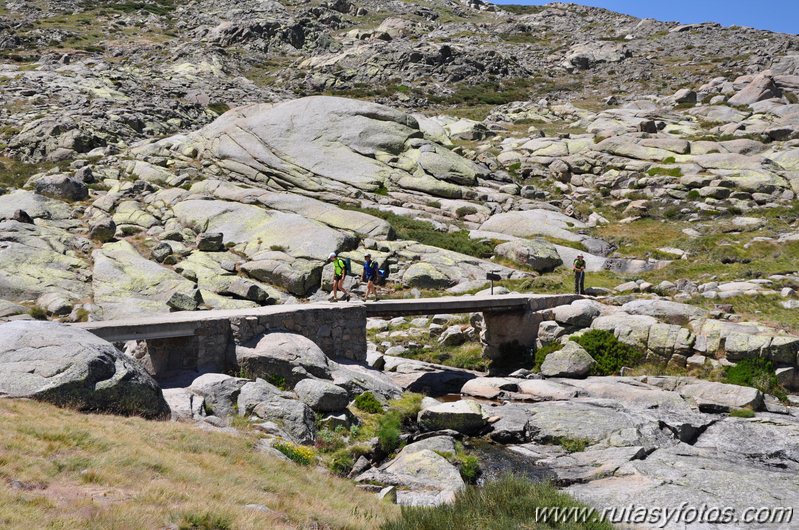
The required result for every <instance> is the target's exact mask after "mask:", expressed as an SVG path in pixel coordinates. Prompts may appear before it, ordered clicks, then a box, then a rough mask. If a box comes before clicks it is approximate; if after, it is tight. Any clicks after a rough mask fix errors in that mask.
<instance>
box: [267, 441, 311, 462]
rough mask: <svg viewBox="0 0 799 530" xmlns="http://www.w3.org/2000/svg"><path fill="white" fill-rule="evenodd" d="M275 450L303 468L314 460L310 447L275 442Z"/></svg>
mask: <svg viewBox="0 0 799 530" xmlns="http://www.w3.org/2000/svg"><path fill="white" fill-rule="evenodd" d="M274 447H275V449H277V450H278V451H280V452H281V453H283V454H284V455H286V456H287V457H288V458H289V460H291V461H293V462H296V463H298V464H300V465H303V466H308V465H311V464H312V463H313V461H314V460H315V459H316V453H314V450H313V449H311V448H310V447H305V446H303V445H297V444H293V443H291V442H276V443H275V445H274Z"/></svg>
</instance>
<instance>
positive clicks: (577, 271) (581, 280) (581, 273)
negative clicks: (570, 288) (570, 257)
mask: <svg viewBox="0 0 799 530" xmlns="http://www.w3.org/2000/svg"><path fill="white" fill-rule="evenodd" d="M585 265H586V263H585V259H584V258H583V255H582V254H580V255H579V256H577V259H576V260H574V263H573V264H572V270H573V271H574V293H575V294H585Z"/></svg>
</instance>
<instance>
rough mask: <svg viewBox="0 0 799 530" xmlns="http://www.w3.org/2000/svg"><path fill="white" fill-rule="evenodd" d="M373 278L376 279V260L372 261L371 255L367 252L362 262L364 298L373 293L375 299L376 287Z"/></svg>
mask: <svg viewBox="0 0 799 530" xmlns="http://www.w3.org/2000/svg"><path fill="white" fill-rule="evenodd" d="M375 280H377V262H376V261H372V255H371V254H367V255H366V256H364V262H363V281H365V282H366V299H367V300H368V299H369V295H370V294H371V295H373V296H374V297H375V300H377V287H376V286H375Z"/></svg>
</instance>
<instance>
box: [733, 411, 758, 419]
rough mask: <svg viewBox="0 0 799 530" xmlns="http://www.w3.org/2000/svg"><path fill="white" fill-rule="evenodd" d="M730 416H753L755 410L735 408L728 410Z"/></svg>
mask: <svg viewBox="0 0 799 530" xmlns="http://www.w3.org/2000/svg"><path fill="white" fill-rule="evenodd" d="M730 416H732V417H733V418H754V417H755V411H754V410H750V409H735V410H732V411H730Z"/></svg>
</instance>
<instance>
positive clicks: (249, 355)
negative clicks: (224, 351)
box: [236, 333, 332, 387]
mask: <svg viewBox="0 0 799 530" xmlns="http://www.w3.org/2000/svg"><path fill="white" fill-rule="evenodd" d="M236 360H237V361H238V365H239V368H240V369H241V370H242V371H243V373H246V374H247V375H248V376H249V377H262V378H264V379H269V378H270V377H279V378H283V379H284V380H285V382H286V384H287V385H288V386H290V387H294V385H296V384H297V383H298V382H300V381H301V380H303V379H307V378H309V377H316V378H320V379H328V380H329V379H331V378H332V375H331V372H330V366H329V364H328V359H327V356H326V355H325V353H324V352H323V351H322V350H321V349H320V348H319V346H317V345H316V343H314V342H313V341H312V340H311V339H309V338H307V337H303V336H302V335H296V334H293V333H269V334H266V335H264V336H263V337H262V338H261V339H260V340H259V341H258V343H257V344H256V345H255V347H254V348H246V347H242V346H240V347H238V348H237V349H236Z"/></svg>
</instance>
